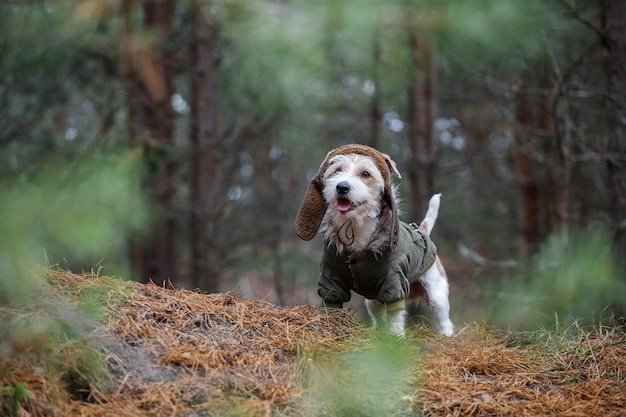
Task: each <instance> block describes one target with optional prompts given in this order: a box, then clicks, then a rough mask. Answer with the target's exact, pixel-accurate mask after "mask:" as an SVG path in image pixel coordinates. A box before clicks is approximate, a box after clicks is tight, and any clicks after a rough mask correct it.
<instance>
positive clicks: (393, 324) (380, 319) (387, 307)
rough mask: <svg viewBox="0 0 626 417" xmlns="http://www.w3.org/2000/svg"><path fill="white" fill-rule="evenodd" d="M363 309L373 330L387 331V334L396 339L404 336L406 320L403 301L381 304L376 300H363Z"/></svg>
mask: <svg viewBox="0 0 626 417" xmlns="http://www.w3.org/2000/svg"><path fill="white" fill-rule="evenodd" d="M365 307H367V312H368V313H369V315H370V319H371V321H372V327H373V328H375V329H376V328H378V329H382V330H388V331H389V333H391V334H393V335H394V336H398V337H404V336H405V335H406V334H405V332H404V321H405V319H406V309H405V303H404V300H399V301H396V302H393V303H389V304H383V303H379V302H378V301H376V300H369V299H365Z"/></svg>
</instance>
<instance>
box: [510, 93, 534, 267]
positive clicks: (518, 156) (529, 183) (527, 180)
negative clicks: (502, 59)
mask: <svg viewBox="0 0 626 417" xmlns="http://www.w3.org/2000/svg"><path fill="white" fill-rule="evenodd" d="M524 90H525V85H522V86H521V88H520V89H519V90H518V91H517V92H516V93H515V104H516V110H515V118H516V125H517V127H516V129H515V144H516V146H515V162H516V165H517V178H518V185H519V188H520V195H521V198H522V208H521V210H522V211H521V236H520V249H521V252H522V256H524V257H525V258H528V257H529V256H530V255H531V254H533V253H534V251H535V249H536V246H537V244H538V242H539V192H538V187H537V183H536V181H535V178H534V177H533V159H532V152H533V144H532V141H531V138H530V136H529V135H528V133H527V130H528V128H529V126H530V124H531V115H530V110H529V105H528V101H529V97H528V96H527V95H526V93H525V92H524Z"/></svg>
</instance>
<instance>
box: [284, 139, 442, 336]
mask: <svg viewBox="0 0 626 417" xmlns="http://www.w3.org/2000/svg"><path fill="white" fill-rule="evenodd" d="M392 175H395V176H397V177H398V178H400V177H401V176H400V173H399V172H398V170H397V168H396V164H395V162H394V161H392V160H391V158H390V157H389V156H388V155H386V154H383V153H381V152H379V151H377V150H376V149H374V148H371V147H369V146H365V145H357V144H352V145H344V146H341V147H339V148H337V149H334V150H332V151H331V152H329V153H328V155H327V156H326V158H325V159H324V161H323V162H322V164H321V166H320V168H319V170H318V172H317V174H316V175H315V176H314V177H313V178H312V179H311V181H310V183H309V186H308V188H307V191H306V194H305V196H304V200H303V201H302V205H301V206H300V210H299V211H298V215H297V218H296V232H297V234H298V236H300V237H301V238H302V239H304V240H311V239H312V238H313V237H315V235H316V234H317V232H318V230H319V229H320V226H321V233H322V234H323V237H324V252H323V254H322V261H321V273H320V279H319V283H318V294H319V295H320V297H321V298H322V301H323V304H324V305H325V306H327V307H342V306H343V303H345V302H347V301H349V300H350V296H351V291H355V292H356V293H358V294H361V295H362V296H363V297H365V305H366V307H367V311H368V313H369V315H370V317H371V320H372V323H373V326H374V327H380V328H385V329H388V330H389V331H390V332H391V333H393V334H395V335H398V336H404V335H405V331H404V326H405V323H404V322H405V317H406V302H407V301H409V302H412V301H422V300H423V301H426V302H427V303H428V305H429V306H430V308H431V309H432V311H433V313H434V316H435V318H436V321H437V330H438V331H439V333H442V334H444V335H452V333H453V332H454V326H453V324H452V322H451V321H450V304H449V302H448V280H447V278H446V272H445V270H444V268H443V265H442V263H441V261H440V260H439V257H438V256H437V248H436V246H435V244H434V243H433V242H432V240H431V239H430V232H431V231H432V229H433V227H434V225H435V221H436V220H437V215H438V212H439V202H440V196H441V194H435V195H434V196H433V197H432V198H431V200H430V203H429V206H428V211H427V213H426V217H425V218H424V220H422V222H421V223H420V224H419V226H418V225H417V224H415V223H404V222H401V221H399V220H398V211H397V208H396V206H397V203H398V197H397V196H396V187H395V186H393V185H392V182H391V176H392Z"/></svg>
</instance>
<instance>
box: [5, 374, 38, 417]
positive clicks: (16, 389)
mask: <svg viewBox="0 0 626 417" xmlns="http://www.w3.org/2000/svg"><path fill="white" fill-rule="evenodd" d="M0 394H2V397H4V398H3V399H4V401H3V403H6V404H7V407H3V408H2V409H0V411H3V412H6V413H8V415H9V416H11V417H13V416H16V417H17V416H19V415H20V413H19V412H20V408H21V407H20V405H21V404H22V401H24V400H25V399H26V398H28V397H30V396H31V395H32V394H31V393H30V391H28V390H27V389H26V383H25V382H18V383H17V384H15V385H6V386H4V387H2V389H0Z"/></svg>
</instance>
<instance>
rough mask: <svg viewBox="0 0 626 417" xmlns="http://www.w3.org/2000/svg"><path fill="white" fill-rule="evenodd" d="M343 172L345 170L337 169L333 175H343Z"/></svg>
mask: <svg viewBox="0 0 626 417" xmlns="http://www.w3.org/2000/svg"><path fill="white" fill-rule="evenodd" d="M341 172H343V168H337V169H336V170H335V172H333V175H337V174H339V173H341Z"/></svg>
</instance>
